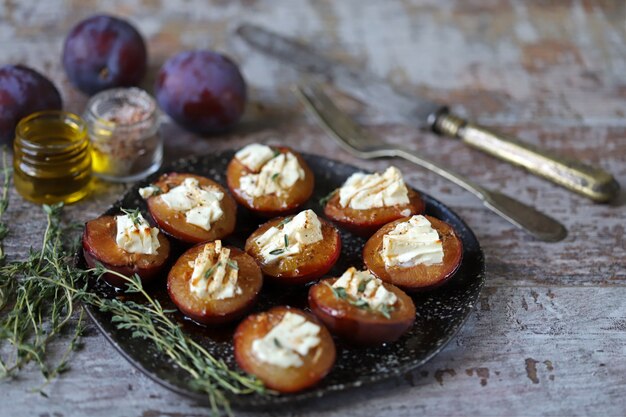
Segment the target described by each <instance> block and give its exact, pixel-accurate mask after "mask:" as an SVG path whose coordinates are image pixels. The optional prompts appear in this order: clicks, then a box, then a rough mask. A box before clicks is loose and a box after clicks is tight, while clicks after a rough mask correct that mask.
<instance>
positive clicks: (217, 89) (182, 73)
mask: <svg viewBox="0 0 626 417" xmlns="http://www.w3.org/2000/svg"><path fill="white" fill-rule="evenodd" d="M155 90H156V98H157V101H158V103H159V105H160V106H161V108H162V109H163V110H164V111H165V112H166V113H167V114H169V115H170V116H171V117H172V119H174V120H175V121H176V122H177V123H179V124H180V125H181V126H183V127H184V128H186V129H188V130H190V131H193V132H196V133H200V134H207V133H214V132H220V131H223V130H226V129H228V128H229V127H231V126H233V125H234V124H235V123H237V121H239V119H240V118H241V115H242V113H243V111H244V108H245V105H246V83H245V81H244V79H243V77H242V75H241V72H239V68H238V67H237V65H236V64H235V63H234V62H233V61H231V60H230V59H229V58H228V57H226V56H224V55H221V54H218V53H216V52H211V51H185V52H181V53H179V54H177V55H175V56H173V57H171V58H170V59H169V60H167V62H165V64H163V66H162V67H161V70H160V71H159V73H158V75H157V80H156V87H155Z"/></svg>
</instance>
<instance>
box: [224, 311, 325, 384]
mask: <svg viewBox="0 0 626 417" xmlns="http://www.w3.org/2000/svg"><path fill="white" fill-rule="evenodd" d="M234 348H235V359H236V361H237V363H238V364H239V366H240V367H241V368H242V369H243V370H244V371H246V372H248V373H250V374H252V375H255V376H256V377H258V378H259V379H260V380H261V381H263V383H264V384H265V386H266V387H267V388H269V389H273V390H276V391H279V392H282V393H292V392H297V391H301V390H303V389H306V388H310V387H312V386H314V385H315V384H317V383H318V382H319V381H320V380H321V379H322V378H324V377H325V376H326V375H327V374H328V372H330V370H331V368H332V367H333V364H334V363H335V357H336V350H335V344H334V342H333V339H332V337H331V336H330V333H328V330H326V328H325V327H324V326H323V325H322V324H321V323H320V322H319V321H318V320H317V319H316V318H315V317H313V316H311V315H309V314H307V313H305V312H304V311H301V310H298V309H295V308H290V307H274V308H272V309H271V310H269V311H266V312H263V313H259V314H253V315H251V316H249V317H248V318H246V319H245V320H244V321H243V322H241V324H239V327H237V331H236V332H235V338H234Z"/></svg>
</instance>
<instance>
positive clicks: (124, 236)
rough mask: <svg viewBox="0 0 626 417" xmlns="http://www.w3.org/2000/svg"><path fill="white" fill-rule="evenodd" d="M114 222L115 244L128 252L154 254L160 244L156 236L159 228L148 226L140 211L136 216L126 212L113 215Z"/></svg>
mask: <svg viewBox="0 0 626 417" xmlns="http://www.w3.org/2000/svg"><path fill="white" fill-rule="evenodd" d="M115 222H116V224H117V234H116V236H115V243H116V244H117V246H119V247H120V248H122V249H123V250H125V251H126V252H130V253H140V254H144V255H156V253H157V249H159V247H160V246H161V244H160V243H159V239H158V238H157V236H158V235H159V229H157V228H156V227H150V224H148V222H147V221H146V219H144V217H143V216H142V215H141V213H139V212H138V213H137V215H136V216H135V215H132V216H130V215H128V214H124V215H121V216H115Z"/></svg>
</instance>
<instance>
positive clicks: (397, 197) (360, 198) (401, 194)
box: [339, 167, 409, 210]
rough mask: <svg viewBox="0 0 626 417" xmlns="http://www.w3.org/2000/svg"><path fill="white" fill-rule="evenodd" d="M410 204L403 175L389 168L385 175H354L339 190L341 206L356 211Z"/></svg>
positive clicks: (360, 173) (358, 173)
mask: <svg viewBox="0 0 626 417" xmlns="http://www.w3.org/2000/svg"><path fill="white" fill-rule="evenodd" d="M408 203H409V191H408V190H407V188H406V185H405V184H404V180H403V179H402V174H401V173H400V170H398V168H396V167H389V168H387V170H386V171H385V172H384V173H383V174H379V173H374V174H364V173H362V172H357V173H356V174H352V175H351V176H350V177H349V178H348V179H347V180H346V182H345V183H344V184H343V186H342V187H341V188H340V189H339V204H340V205H341V207H350V208H353V209H355V210H368V209H372V208H377V207H391V206H396V205H400V204H408Z"/></svg>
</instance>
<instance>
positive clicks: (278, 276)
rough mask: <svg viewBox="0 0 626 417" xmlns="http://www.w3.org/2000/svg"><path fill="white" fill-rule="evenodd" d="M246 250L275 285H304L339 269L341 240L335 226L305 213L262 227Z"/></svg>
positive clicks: (281, 218)
mask: <svg viewBox="0 0 626 417" xmlns="http://www.w3.org/2000/svg"><path fill="white" fill-rule="evenodd" d="M245 250H246V252H247V253H248V254H249V255H250V256H252V257H253V258H254V259H255V260H256V261H257V263H258V264H259V265H260V266H261V270H262V271H263V273H264V274H265V275H267V276H268V277H269V278H271V279H273V280H274V281H278V282H280V283H285V284H303V283H306V282H309V281H313V280H315V279H317V278H319V277H321V276H323V275H324V274H326V273H327V272H328V271H329V270H330V269H331V268H332V267H333V265H335V262H337V259H338V258H339V254H340V253H341V237H340V236H339V232H338V231H337V229H335V227H334V226H333V225H332V224H330V223H329V222H327V221H325V220H324V219H321V218H319V217H317V215H316V214H315V213H314V212H313V211H312V210H305V211H302V212H300V213H298V214H297V215H295V216H288V217H279V218H276V219H273V220H270V221H269V222H267V223H265V224H263V225H261V226H260V227H259V228H258V229H257V230H256V231H255V232H254V233H252V235H250V237H249V238H248V240H246V246H245Z"/></svg>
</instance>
